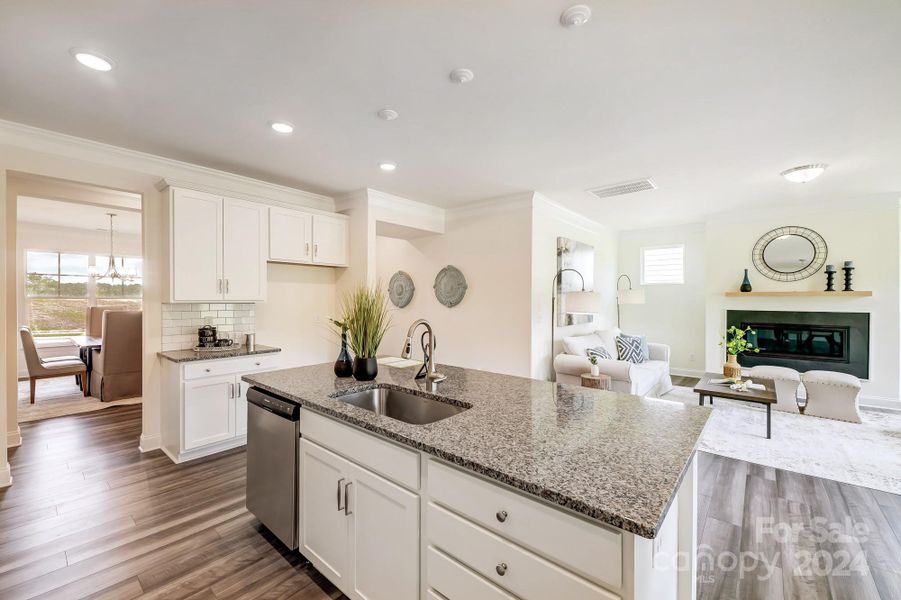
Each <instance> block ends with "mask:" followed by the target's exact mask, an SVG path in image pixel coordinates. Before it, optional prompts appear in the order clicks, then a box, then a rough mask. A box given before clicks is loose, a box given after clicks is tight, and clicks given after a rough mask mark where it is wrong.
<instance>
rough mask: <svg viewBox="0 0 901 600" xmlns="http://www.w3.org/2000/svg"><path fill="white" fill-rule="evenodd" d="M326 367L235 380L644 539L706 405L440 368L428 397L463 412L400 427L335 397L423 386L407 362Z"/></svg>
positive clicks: (673, 485)
mask: <svg viewBox="0 0 901 600" xmlns="http://www.w3.org/2000/svg"><path fill="white" fill-rule="evenodd" d="M332 368H333V365H331V364H324V365H315V366H311V367H301V368H296V369H285V370H280V371H270V372H268V373H256V374H252V375H246V376H244V377H243V379H244V381H247V382H248V383H250V384H252V385H255V386H257V387H259V388H262V389H264V390H268V391H269V392H272V393H274V394H277V395H279V396H282V397H285V398H288V399H289V400H293V401H296V402H298V403H299V404H301V405H302V406H304V407H307V408H309V409H311V410H315V411H318V412H321V413H324V414H327V415H330V416H332V417H335V418H337V419H340V420H342V421H346V422H348V423H352V424H354V425H357V426H359V427H362V428H364V429H367V430H369V431H371V432H373V433H376V434H378V435H381V436H384V437H386V438H389V439H392V440H395V441H397V442H400V443H402V444H405V445H407V446H411V447H413V448H416V449H419V450H422V451H424V452H427V453H429V454H432V455H434V456H437V457H439V458H441V459H443V460H446V461H448V462H451V463H454V464H457V465H459V466H461V467H463V468H465V469H469V470H471V471H474V472H476V473H480V474H482V475H485V476H487V477H490V478H493V479H496V480H497V481H500V482H503V483H506V484H508V485H510V486H513V487H515V488H518V489H520V490H522V491H524V492H526V493H528V494H532V495H535V496H539V497H541V498H543V499H545V500H547V501H550V502H552V503H555V504H558V505H560V506H565V507H567V508H569V509H571V510H574V511H576V512H578V513H581V514H583V515H585V516H587V517H590V518H592V519H595V520H597V521H600V522H602V523H606V524H608V525H612V526H614V527H617V528H619V529H623V530H625V531H629V532H632V533H635V534H637V535H640V536H643V537H646V538H653V537H654V536H655V535H656V533H657V531H658V528H659V527H660V525H661V524H662V521H663V517H664V516H665V515H666V511H667V509H668V508H669V505H670V503H671V502H672V500H673V498H674V497H675V494H676V491H677V490H678V488H679V484H680V483H681V481H682V477H683V474H684V473H685V470H686V468H687V466H688V465H689V462H690V460H691V458H692V456H693V455H694V452H695V446H696V445H697V442H698V439H699V438H700V436H701V431H702V430H703V429H704V425H705V424H706V423H707V418H708V416H709V414H710V411H709V409H708V408H701V407H692V406H686V405H684V404H682V403H680V402H669V401H665V400H651V399H644V398H640V397H638V396H630V395H627V394H618V393H615V392H606V391H601V390H594V389H588V388H583V387H577V386H569V385H562V384H556V383H551V382H547V381H538V380H534V379H526V378H523V377H513V376H509V375H499V374H496V373H489V372H486V371H476V370H471V369H461V368H458V367H450V366H445V365H441V366H440V368H439V371H440V372H442V373H444V374H446V375H447V376H448V378H447V380H446V381H444V382H442V383H440V384H438V392H437V395H439V396H442V397H447V398H449V399H450V400H451V401H452V402H453V403H458V404H459V403H462V404H466V405H471V406H472V408H470V409H469V410H466V411H464V412H462V413H460V414H458V415H454V416H452V417H450V418H447V419H444V420H441V421H438V422H436V423H431V424H428V425H411V424H408V423H404V422H402V421H397V420H394V419H391V418H389V417H384V416H379V415H377V414H375V413H372V412H369V411H367V410H364V409H361V408H357V407H355V406H351V405H349V404H345V403H343V402H340V401H338V400H335V399H334V398H333V396H334V395H335V394H340V393H343V392H350V391H357V390H362V389H366V388H370V387H373V386H374V385H376V384H381V385H386V386H389V387H392V386H393V387H399V388H403V389H406V390H412V391H414V393H416V392H418V393H420V394H423V393H426V384H425V383H424V382H423V381H422V380H418V381H417V380H415V379H414V378H413V377H414V375H415V374H416V372H417V370H418V367H408V368H404V369H401V368H393V367H388V366H383V365H380V366H379V376H378V378H377V379H376V381H374V382H359V381H355V380H354V379H352V378H350V379H338V378H336V377H335V375H334V373H333V371H332Z"/></svg>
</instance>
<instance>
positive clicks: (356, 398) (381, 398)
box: [335, 387, 468, 425]
mask: <svg viewBox="0 0 901 600" xmlns="http://www.w3.org/2000/svg"><path fill="white" fill-rule="evenodd" d="M335 399H336V400H339V401H341V402H346V403H347V404H352V405H354V406H358V407H360V408H364V409H366V410H370V411H372V412H374V413H375V414H377V415H384V416H386V417H390V418H392V419H397V420H398V421H403V422H404V423H412V424H414V425H425V424H426V423H434V422H435V421H440V420H441V419H446V418H448V417H452V416H454V415H456V414H459V413H461V412H463V411H464V410H467V408H468V407H466V406H458V405H456V404H450V403H448V402H442V401H441V400H438V399H437V398H427V397H423V396H416V395H414V394H411V393H409V392H404V391H401V390H396V389H392V388H383V387H377V388H373V389H370V390H364V391H362V392H353V393H350V394H343V395H341V396H336V397H335Z"/></svg>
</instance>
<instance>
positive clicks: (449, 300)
mask: <svg viewBox="0 0 901 600" xmlns="http://www.w3.org/2000/svg"><path fill="white" fill-rule="evenodd" d="M432 287H434V288H435V297H436V298H438V302H440V303H441V304H443V305H444V306H446V307H448V308H453V307H454V306H456V305H458V304H460V302H461V301H462V300H463V296H465V295H466V289H467V288H468V287H469V286H468V285H466V278H465V277H463V273H461V272H460V269H458V268H457V267H454V266H451V265H447V266H446V267H444V268H443V269H441V270H440V271H438V275H436V276H435V285H433V286H432Z"/></svg>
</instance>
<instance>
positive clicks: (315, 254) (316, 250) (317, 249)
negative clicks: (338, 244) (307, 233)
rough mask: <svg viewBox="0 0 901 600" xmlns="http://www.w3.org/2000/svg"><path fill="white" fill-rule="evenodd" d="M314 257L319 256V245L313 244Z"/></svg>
mask: <svg viewBox="0 0 901 600" xmlns="http://www.w3.org/2000/svg"><path fill="white" fill-rule="evenodd" d="M313 256H314V257H316V256H319V244H313Z"/></svg>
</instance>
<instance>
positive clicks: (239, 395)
mask: <svg viewBox="0 0 901 600" xmlns="http://www.w3.org/2000/svg"><path fill="white" fill-rule="evenodd" d="M240 397H241V382H240V381H239V382H238V398H240Z"/></svg>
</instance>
